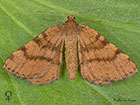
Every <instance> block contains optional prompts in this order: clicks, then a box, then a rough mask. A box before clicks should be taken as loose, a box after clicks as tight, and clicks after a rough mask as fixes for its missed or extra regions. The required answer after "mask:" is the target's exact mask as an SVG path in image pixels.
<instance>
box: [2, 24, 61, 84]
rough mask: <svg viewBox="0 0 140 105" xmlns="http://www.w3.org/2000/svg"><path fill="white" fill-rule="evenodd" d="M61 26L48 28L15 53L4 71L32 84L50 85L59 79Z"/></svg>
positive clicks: (8, 60) (6, 62)
mask: <svg viewBox="0 0 140 105" xmlns="http://www.w3.org/2000/svg"><path fill="white" fill-rule="evenodd" d="M62 27H63V26H62V25H57V26H54V27H52V28H49V29H48V30H46V31H45V32H43V33H42V34H40V35H39V36H37V37H36V38H34V39H33V40H31V41H30V42H29V43H27V44H26V45H24V46H23V47H21V48H20V49H18V50H17V51H15V52H14V53H13V54H12V55H11V56H9V57H8V59H7V60H6V61H5V64H4V69H5V70H6V71H8V72H10V73H12V74H15V75H16V76H18V77H20V78H25V79H27V80H29V81H30V82H31V83H33V84H44V83H50V82H52V81H54V80H56V79H58V78H59V72H60V67H61V62H62V61H61V60H62V47H63V36H62V35H61V28H62Z"/></svg>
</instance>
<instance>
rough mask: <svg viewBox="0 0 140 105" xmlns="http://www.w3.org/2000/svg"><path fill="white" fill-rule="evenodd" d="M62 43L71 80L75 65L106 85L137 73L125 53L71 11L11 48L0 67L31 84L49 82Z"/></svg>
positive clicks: (54, 77)
mask: <svg viewBox="0 0 140 105" xmlns="http://www.w3.org/2000/svg"><path fill="white" fill-rule="evenodd" d="M64 43H65V49H66V51H65V61H66V69H67V72H68V76H69V78H70V79H71V80H73V79H75V78H76V73H77V69H78V65H80V69H81V76H82V77H83V79H86V80H88V81H89V82H92V83H95V84H99V85H109V84H111V83H112V82H115V81H119V80H122V79H125V78H128V77H130V76H132V75H134V74H136V73H137V67H136V65H135V63H134V62H133V61H132V60H131V59H130V57H129V56H127V55H126V54H124V53H123V52H122V51H121V50H119V49H118V48H117V47H115V46H114V45H113V44H112V43H110V42H109V41H108V40H107V39H105V38H104V37H103V36H101V35H100V34H99V33H98V32H96V31H95V30H93V29H91V28H89V27H87V26H84V25H80V24H78V23H77V22H76V20H75V16H74V15H70V16H68V19H67V21H66V22H65V23H64V24H62V25H56V26H54V27H51V28H49V29H48V30H46V31H44V32H43V33H41V34H40V35H38V36H37V37H36V38H34V39H33V40H31V41H30V42H29V43H27V44H26V45H24V46H23V47H21V48H19V49H18V50H17V51H15V52H14V53H13V54H12V55H11V56H9V57H8V59H7V60H6V61H5V63H4V69H5V70H6V71H8V72H10V73H12V74H15V75H16V76H18V77H20V78H24V79H27V80H29V81H30V82H31V83H33V84H40V85H41V84H48V83H51V82H53V81H54V80H57V79H59V77H60V68H61V64H62V52H63V51H62V50H63V45H64ZM77 43H78V44H77ZM77 45H78V47H77ZM78 61H79V62H78Z"/></svg>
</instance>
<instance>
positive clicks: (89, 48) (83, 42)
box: [78, 25, 137, 85]
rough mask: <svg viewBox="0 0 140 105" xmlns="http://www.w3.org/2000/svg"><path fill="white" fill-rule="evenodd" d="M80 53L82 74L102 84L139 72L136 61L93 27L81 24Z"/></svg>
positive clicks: (91, 80) (79, 36) (89, 79)
mask: <svg viewBox="0 0 140 105" xmlns="http://www.w3.org/2000/svg"><path fill="white" fill-rule="evenodd" d="M81 28H82V30H81V32H80V34H79V35H78V54H79V61H80V67H81V75H82V77H83V78H84V79H87V80H88V81H90V82H93V83H95V84H100V85H108V84H111V83H112V82H114V81H118V80H122V79H125V78H128V77H130V76H132V75H134V74H136V72H137V68H136V65H135V63H134V62H133V61H132V60H131V59H130V58H129V56H127V55H126V54H124V53H123V52H122V51H121V50H119V49H118V48H117V47H115V46H114V45H113V44H112V43H110V42H109V41H108V40H106V39H105V38H104V37H103V36H101V35H100V34H99V33H97V32H96V31H94V30H93V29H91V28H89V27H87V26H84V25H81Z"/></svg>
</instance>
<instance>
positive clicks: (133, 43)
mask: <svg viewBox="0 0 140 105" xmlns="http://www.w3.org/2000/svg"><path fill="white" fill-rule="evenodd" d="M37 11H40V12H37ZM41 11H42V12H41ZM43 11H44V12H43ZM139 11H140V1H139V0H100V1H99V0H1V1H0V104H1V105H139V104H140V78H139V76H140V75H139V73H138V74H136V75H135V76H133V77H132V78H129V79H125V80H123V81H120V82H116V83H113V84H112V85H110V86H103V87H102V86H98V85H94V84H91V83H89V82H87V81H86V80H83V79H82V77H81V75H80V72H78V73H77V77H76V79H75V80H69V78H68V76H67V72H66V67H65V66H63V68H62V70H61V77H60V79H59V80H58V81H55V82H54V83H52V84H49V85H43V86H35V85H32V84H30V83H29V82H28V81H26V80H22V79H19V78H17V77H16V76H13V75H12V74H9V73H7V72H5V71H4V69H3V64H4V61H5V60H6V58H7V57H8V56H10V55H11V54H12V53H13V52H14V51H16V50H17V49H18V48H20V47H21V46H23V45H24V44H26V43H27V42H29V41H30V40H32V39H33V38H34V37H35V36H37V35H39V34H40V33H41V32H43V31H45V30H46V29H48V28H49V27H52V26H55V25H57V24H61V23H56V22H53V21H45V20H42V18H50V19H56V20H66V15H62V14H67V15H70V14H71V13H74V14H75V15H76V20H77V21H78V22H83V21H102V22H100V23H93V24H86V25H87V26H89V27H91V28H93V29H95V30H96V31H97V32H99V33H100V34H101V35H103V36H104V37H105V38H107V39H108V40H109V41H110V42H111V43H113V44H114V45H115V46H117V47H118V48H120V49H121V50H122V51H123V52H125V53H126V54H127V55H129V56H130V58H131V59H132V60H133V61H134V62H135V63H136V65H137V67H138V69H139V68H140V65H139V64H140V47H139V45H140V41H139V40H140V12H139ZM52 12H55V13H56V14H55V13H52ZM59 14H60V15H59ZM6 91H11V92H12V96H11V97H10V101H9V102H8V100H6V98H7V97H6V96H5V92H6Z"/></svg>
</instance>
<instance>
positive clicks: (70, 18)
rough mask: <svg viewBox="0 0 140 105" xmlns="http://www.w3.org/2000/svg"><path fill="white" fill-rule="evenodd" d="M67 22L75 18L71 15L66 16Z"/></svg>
mask: <svg viewBox="0 0 140 105" xmlns="http://www.w3.org/2000/svg"><path fill="white" fill-rule="evenodd" d="M67 19H68V20H75V16H74V15H73V14H71V15H70V16H67Z"/></svg>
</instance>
